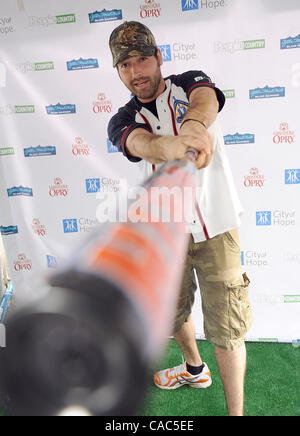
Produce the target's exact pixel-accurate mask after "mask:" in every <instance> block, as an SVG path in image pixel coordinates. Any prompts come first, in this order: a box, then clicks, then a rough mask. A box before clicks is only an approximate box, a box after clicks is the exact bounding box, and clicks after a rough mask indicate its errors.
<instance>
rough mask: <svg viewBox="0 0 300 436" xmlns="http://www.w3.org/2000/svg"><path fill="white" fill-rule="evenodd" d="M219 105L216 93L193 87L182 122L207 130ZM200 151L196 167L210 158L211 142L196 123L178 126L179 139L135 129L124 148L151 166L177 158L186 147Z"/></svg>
mask: <svg viewBox="0 0 300 436" xmlns="http://www.w3.org/2000/svg"><path fill="white" fill-rule="evenodd" d="M218 110H219V103H218V100H217V97H216V93H215V91H214V90H213V89H210V88H208V87H201V88H196V89H195V90H194V91H193V92H192V93H191V95H190V108H189V109H188V111H187V113H186V115H185V117H184V120H186V119H190V118H192V119H196V120H199V121H201V122H203V123H204V124H205V126H206V127H207V128H208V127H209V126H210V125H211V124H212V123H213V122H214V121H215V119H216V117H217V114H218ZM190 147H192V148H195V149H196V150H198V151H200V154H199V158H198V160H197V161H196V166H197V168H199V169H200V168H204V167H206V166H207V165H208V164H209V163H210V161H211V158H212V154H213V145H212V139H211V137H210V135H209V133H208V132H207V129H206V128H205V127H204V126H203V125H201V124H200V123H198V122H197V121H188V122H186V123H185V124H184V126H182V129H181V130H180V133H179V136H175V137H174V136H159V135H154V134H152V133H149V132H147V131H145V130H144V129H135V130H134V131H133V132H131V133H130V135H129V136H128V138H127V141H126V148H127V150H128V151H129V153H130V154H131V155H132V156H136V157H140V158H142V159H145V160H147V161H148V162H151V163H162V162H168V161H170V160H173V159H181V158H182V157H183V156H184V153H185V152H186V150H187V149H188V148H190Z"/></svg>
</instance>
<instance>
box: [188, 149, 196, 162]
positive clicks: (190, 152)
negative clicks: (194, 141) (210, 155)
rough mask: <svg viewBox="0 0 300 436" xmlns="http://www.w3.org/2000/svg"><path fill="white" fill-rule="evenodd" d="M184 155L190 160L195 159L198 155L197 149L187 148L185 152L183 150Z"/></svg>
mask: <svg viewBox="0 0 300 436" xmlns="http://www.w3.org/2000/svg"><path fill="white" fill-rule="evenodd" d="M185 156H186V157H187V158H188V159H190V160H191V161H195V160H197V159H198V156H199V151H198V150H195V148H189V149H188V150H187V151H186V152H185Z"/></svg>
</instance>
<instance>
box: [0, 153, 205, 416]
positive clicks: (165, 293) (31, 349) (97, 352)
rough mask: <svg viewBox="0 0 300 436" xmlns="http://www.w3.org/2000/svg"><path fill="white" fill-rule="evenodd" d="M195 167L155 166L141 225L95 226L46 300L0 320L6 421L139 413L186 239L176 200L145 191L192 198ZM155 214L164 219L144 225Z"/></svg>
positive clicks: (165, 330) (187, 163)
mask: <svg viewBox="0 0 300 436" xmlns="http://www.w3.org/2000/svg"><path fill="white" fill-rule="evenodd" d="M196 158H197V152H196V151H195V150H189V151H188V152H187V154H186V157H185V158H184V159H181V160H176V161H173V162H169V163H167V164H165V165H164V166H163V167H161V169H159V170H158V171H157V172H156V173H155V174H154V175H153V176H152V177H151V178H150V179H148V180H147V181H146V182H145V183H144V184H143V187H144V188H145V193H144V195H143V196H142V197H141V198H140V200H139V206H138V209H139V211H140V216H141V218H142V219H141V220H140V221H139V222H135V223H133V222H131V221H130V219H128V220H127V222H126V223H115V224H108V225H99V227H97V229H95V231H94V232H93V233H92V234H91V236H90V237H89V238H88V239H87V240H86V241H85V243H84V244H83V245H82V246H80V247H79V248H78V250H77V251H76V252H75V254H74V255H73V256H72V258H71V259H69V260H68V261H67V262H66V263H65V265H64V266H63V267H62V268H61V269H60V270H59V271H58V272H57V273H56V274H55V275H53V276H52V277H50V278H49V285H50V287H49V291H48V293H47V295H46V296H45V297H43V298H41V299H40V300H38V301H37V302H36V303H34V304H31V305H30V306H28V307H25V308H22V309H20V310H19V311H16V312H15V313H14V314H13V315H12V316H11V317H10V318H9V319H8V322H7V325H6V342H7V348H6V349H2V350H1V351H0V387H1V390H2V393H3V395H4V396H5V398H7V397H9V398H10V402H9V404H8V408H9V410H10V412H11V413H12V414H13V415H17V416H59V415H72V414H80V415H88V416H90V415H91V416H120V415H123V416H124V415H126V416H129V415H134V414H136V413H138V410H139V408H140V407H141V404H142V402H143V399H144V395H145V389H146V387H147V383H148V380H149V375H150V371H151V369H152V368H153V365H154V364H155V363H156V362H157V360H158V358H159V357H160V356H161V353H162V352H163V350H164V347H165V343H166V340H167V337H168V336H169V335H170V334H171V328H172V324H173V320H174V315H175V310H176V305H177V297H178V292H179V288H180V284H181V279H182V274H183V268H184V261H185V256H186V251H187V245H188V239H189V234H188V232H187V227H186V223H185V222H184V219H181V220H176V219H174V216H175V213H176V210H177V208H178V204H180V205H181V206H182V208H184V206H183V204H182V201H183V197H181V198H179V200H178V198H176V195H172V196H171V195H170V196H169V201H163V200H162V199H161V198H159V199H158V200H157V203H156V204H153V198H152V196H151V192H152V190H153V188H163V189H165V188H167V189H169V190H170V191H171V190H172V188H174V187H179V188H180V189H179V191H176V192H177V194H178V197H180V195H179V192H181V193H182V192H184V189H185V188H188V189H190V190H191V192H193V195H194V190H195V185H194V174H195V171H196V168H195V165H194V163H193V160H195V159H196ZM178 201H179V203H178ZM180 202H181V203H180ZM132 206H134V207H136V203H133V204H132ZM153 207H154V208H156V209H159V210H161V211H162V212H164V211H165V212H166V213H169V214H170V217H171V219H170V220H165V222H164V220H162V219H160V220H153V219H151V214H150V212H149V208H150V209H151V208H153ZM130 210H132V209H131V208H130V207H129V212H128V218H130ZM182 210H183V209H182Z"/></svg>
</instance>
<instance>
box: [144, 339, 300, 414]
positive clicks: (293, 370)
mask: <svg viewBox="0 0 300 436" xmlns="http://www.w3.org/2000/svg"><path fill="white" fill-rule="evenodd" d="M198 346H199V350H200V352H201V356H202V358H203V360H204V361H205V362H206V363H207V364H208V366H209V368H210V369H211V371H212V376H213V385H212V386H211V387H210V388H208V389H203V390H202V389H192V388H190V387H189V386H184V387H182V388H180V389H177V390H175V391H164V390H161V389H158V388H156V387H155V386H154V384H152V383H150V386H149V389H148V392H147V396H146V401H145V405H144V408H143V410H142V411H141V412H140V415H141V416H227V409H226V403H225V398H224V392H223V386H222V382H221V379H220V376H219V373H218V369H217V364H216V361H215V357H214V350H213V347H212V346H211V345H210V344H209V343H208V342H205V341H198ZM247 351H248V367H247V374H246V385H245V397H246V398H245V415H246V416H300V348H293V347H292V345H291V344H277V343H276V344H275V343H250V342H249V343H247ZM180 363H181V354H180V351H179V348H178V347H177V345H176V343H175V341H174V340H170V342H169V347H168V351H167V353H166V355H165V357H164V359H163V361H162V362H161V363H160V365H158V368H157V369H165V368H169V367H172V366H175V365H179V364H180Z"/></svg>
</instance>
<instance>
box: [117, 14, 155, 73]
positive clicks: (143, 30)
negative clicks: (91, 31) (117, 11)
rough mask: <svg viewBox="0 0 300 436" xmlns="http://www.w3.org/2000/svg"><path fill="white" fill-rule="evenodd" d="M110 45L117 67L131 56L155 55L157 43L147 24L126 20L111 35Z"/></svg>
mask: <svg viewBox="0 0 300 436" xmlns="http://www.w3.org/2000/svg"><path fill="white" fill-rule="evenodd" d="M109 47H110V50H111V52H112V56H113V66H114V67H115V66H116V65H117V64H118V63H119V62H122V61H124V60H125V59H127V58H128V57H130V56H153V55H154V54H155V52H156V49H157V44H156V42H155V38H154V36H153V34H152V32H151V31H150V29H148V27H147V26H145V25H144V24H142V23H139V22H138V21H125V22H124V23H123V24H121V25H120V26H118V27H117V28H116V29H115V30H114V31H113V32H112V34H111V35H110V39H109Z"/></svg>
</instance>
